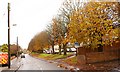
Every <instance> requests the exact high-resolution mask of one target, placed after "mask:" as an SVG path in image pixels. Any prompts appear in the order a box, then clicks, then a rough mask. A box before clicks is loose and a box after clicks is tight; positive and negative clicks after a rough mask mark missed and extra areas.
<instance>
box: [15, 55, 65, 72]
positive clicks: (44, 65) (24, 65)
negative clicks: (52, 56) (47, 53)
mask: <svg viewBox="0 0 120 72" xmlns="http://www.w3.org/2000/svg"><path fill="white" fill-rule="evenodd" d="M21 70H25V72H26V71H27V70H28V72H30V71H31V72H32V71H33V72H34V71H41V72H45V71H48V70H49V71H55V72H56V71H60V70H62V71H63V70H65V69H63V68H60V67H57V64H55V63H49V62H47V61H44V60H41V59H37V58H34V57H31V56H30V55H28V54H25V58H22V59H21V66H20V68H19V69H18V71H17V72H20V71H21ZM22 72H23V71H22Z"/></svg>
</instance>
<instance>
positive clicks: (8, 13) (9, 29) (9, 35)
mask: <svg viewBox="0 0 120 72" xmlns="http://www.w3.org/2000/svg"><path fill="white" fill-rule="evenodd" d="M8 68H10V3H8Z"/></svg>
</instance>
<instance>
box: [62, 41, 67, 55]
mask: <svg viewBox="0 0 120 72" xmlns="http://www.w3.org/2000/svg"><path fill="white" fill-rule="evenodd" d="M66 45H67V43H66V44H63V49H64V50H63V51H64V55H67V49H66Z"/></svg>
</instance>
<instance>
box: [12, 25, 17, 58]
mask: <svg viewBox="0 0 120 72" xmlns="http://www.w3.org/2000/svg"><path fill="white" fill-rule="evenodd" d="M13 26H17V24H13ZM16 45H17V58H18V36H17V39H16Z"/></svg>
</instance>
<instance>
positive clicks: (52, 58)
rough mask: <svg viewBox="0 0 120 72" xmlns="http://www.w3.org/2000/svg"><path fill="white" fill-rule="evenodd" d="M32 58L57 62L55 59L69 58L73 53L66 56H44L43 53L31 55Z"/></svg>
mask: <svg viewBox="0 0 120 72" xmlns="http://www.w3.org/2000/svg"><path fill="white" fill-rule="evenodd" d="M31 54H32V55H33V56H37V57H38V58H43V59H46V60H57V59H64V58H67V57H69V56H71V55H72V54H73V53H68V54H67V55H59V54H45V53H41V54H38V53H34V52H33V53H31Z"/></svg>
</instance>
